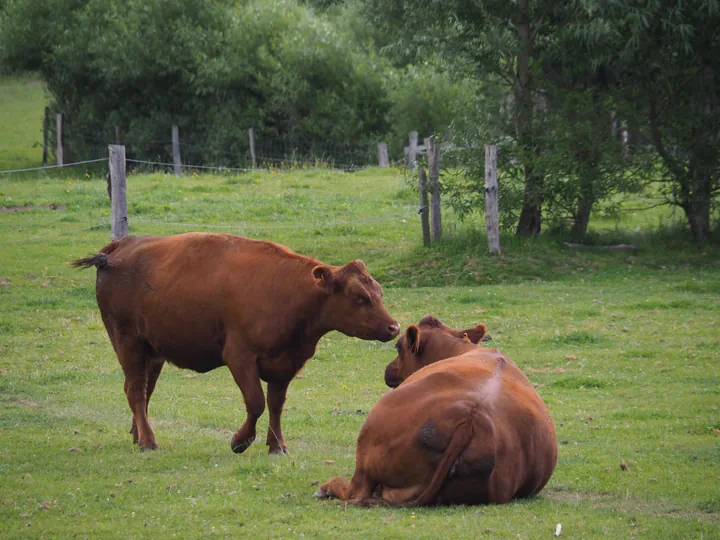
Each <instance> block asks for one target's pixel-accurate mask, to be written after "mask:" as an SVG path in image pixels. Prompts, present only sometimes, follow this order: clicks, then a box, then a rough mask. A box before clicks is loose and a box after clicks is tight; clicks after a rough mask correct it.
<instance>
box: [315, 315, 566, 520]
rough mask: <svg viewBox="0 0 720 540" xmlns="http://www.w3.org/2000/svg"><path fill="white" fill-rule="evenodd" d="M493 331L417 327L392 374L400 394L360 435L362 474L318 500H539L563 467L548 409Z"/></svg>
mask: <svg viewBox="0 0 720 540" xmlns="http://www.w3.org/2000/svg"><path fill="white" fill-rule="evenodd" d="M485 332H486V328H485V326H483V325H478V326H477V327H475V328H471V329H468V330H465V331H464V332H459V331H457V330H453V329H451V328H448V327H447V326H445V325H443V324H442V323H441V322H440V321H439V320H437V319H436V318H434V317H430V316H426V317H424V318H423V319H422V320H421V321H420V324H419V325H417V326H416V325H410V326H409V327H408V329H407V331H406V332H405V334H404V335H403V336H402V337H401V338H400V339H399V340H398V342H397V350H398V356H397V358H395V360H393V361H392V362H391V363H390V364H389V365H388V367H387V369H386V371H385V380H386V382H387V384H388V385H389V386H391V387H395V386H398V385H399V386H398V388H397V389H396V390H393V391H392V392H390V393H389V394H386V395H385V396H383V397H382V398H381V399H380V401H378V403H377V405H375V407H373V409H372V411H370V414H369V415H368V418H367V420H366V422H365V424H364V425H363V427H362V429H361V430H360V436H359V437H358V444H357V454H356V458H355V475H354V476H353V478H352V481H351V482H348V480H346V479H345V478H342V477H340V476H336V477H335V478H332V479H331V480H329V481H328V482H326V483H324V484H322V485H321V486H320V488H319V489H318V491H317V493H315V496H316V497H318V498H327V497H337V498H340V499H342V500H344V501H347V502H349V503H350V504H357V505H369V504H374V503H377V502H379V501H380V500H382V501H385V502H386V503H387V504H390V505H396V506H421V505H426V504H487V503H503V502H507V501H509V500H510V499H513V498H516V497H529V496H531V495H535V494H536V493H538V492H539V491H540V490H541V489H542V488H543V487H544V486H545V484H546V483H547V482H548V480H549V479H550V476H551V475H552V473H553V471H554V470H555V464H556V462H557V437H556V435H555V427H554V425H553V422H552V419H551V418H550V414H549V412H548V410H547V407H546V406H545V404H544V403H543V401H542V399H540V396H539V395H538V394H537V392H536V391H535V388H534V387H533V385H532V384H531V383H530V382H529V381H528V380H527V378H526V377H525V375H523V373H522V371H520V369H519V368H518V367H517V366H516V365H515V364H514V363H513V362H512V360H510V359H509V358H507V357H506V356H504V355H503V354H501V353H500V352H499V351H498V350H497V349H485V348H482V347H479V346H478V345H476V344H477V343H478V342H479V341H480V340H481V339H482V337H483V336H484V335H485Z"/></svg>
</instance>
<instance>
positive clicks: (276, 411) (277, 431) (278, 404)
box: [265, 381, 290, 454]
mask: <svg viewBox="0 0 720 540" xmlns="http://www.w3.org/2000/svg"><path fill="white" fill-rule="evenodd" d="M289 384H290V381H288V382H283V383H276V382H269V383H268V390H267V404H268V411H269V412H270V427H269V428H268V434H267V439H266V441H265V444H267V445H268V446H269V447H270V449H269V450H268V453H270V454H287V445H286V444H285V439H284V438H283V434H282V428H281V427H280V415H281V414H282V410H283V405H284V404H285V395H286V394H287V388H288V385H289Z"/></svg>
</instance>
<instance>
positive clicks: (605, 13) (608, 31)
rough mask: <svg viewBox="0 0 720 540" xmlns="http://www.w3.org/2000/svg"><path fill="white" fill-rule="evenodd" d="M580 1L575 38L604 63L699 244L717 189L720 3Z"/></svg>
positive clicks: (719, 173) (719, 180)
mask: <svg viewBox="0 0 720 540" xmlns="http://www.w3.org/2000/svg"><path fill="white" fill-rule="evenodd" d="M580 5H581V6H582V11H584V12H585V16H586V18H587V19H588V20H590V21H592V22H589V23H587V24H585V25H583V26H577V27H575V28H574V31H575V35H576V36H578V37H577V40H578V42H580V43H582V44H583V45H584V46H585V48H586V49H587V50H588V51H589V53H591V54H592V59H593V61H594V62H595V63H596V64H600V63H604V64H606V65H607V66H609V68H610V70H611V72H612V74H613V76H614V77H615V79H616V80H617V85H616V86H615V87H614V88H613V92H614V93H615V94H616V96H617V100H618V102H619V103H621V105H622V114H624V115H626V116H627V118H629V119H630V121H631V122H633V123H634V124H635V125H637V126H640V127H641V129H642V133H643V135H644V137H645V140H647V141H650V142H651V144H652V145H653V147H654V149H655V151H656V152H657V154H658V155H659V156H660V158H661V159H662V162H663V164H664V166H665V168H666V171H667V176H666V180H667V181H668V186H667V189H666V194H667V196H668V198H669V200H670V202H671V203H672V204H676V205H678V206H680V207H681V208H682V209H683V210H684V211H685V214H686V216H687V220H688V224H689V226H690V229H691V231H692V234H693V236H694V238H695V239H696V240H697V241H699V242H702V241H703V239H704V237H705V236H706V235H707V233H708V232H709V230H710V226H711V215H712V207H713V205H714V204H716V203H717V197H718V195H719V194H720V148H718V144H717V143H718V140H719V139H718V138H719V137H720V91H719V88H720V64H719V63H718V58H720V41H719V40H718V37H719V36H720V17H718V13H720V3H719V2H718V1H717V0H711V1H705V0H703V1H700V0H696V1H689V2H682V3H677V2H671V1H663V0H658V1H654V2H648V3H647V4H645V5H644V6H642V7H641V8H638V7H637V6H636V5H635V3H633V2H624V1H623V2H614V3H613V4H612V5H606V3H605V2H594V1H591V2H583V3H581V4H580V3H579V6H580ZM571 29H572V28H571Z"/></svg>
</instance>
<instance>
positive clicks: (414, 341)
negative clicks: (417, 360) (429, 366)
mask: <svg viewBox="0 0 720 540" xmlns="http://www.w3.org/2000/svg"><path fill="white" fill-rule="evenodd" d="M405 342H406V343H407V344H408V347H410V352H412V353H413V354H417V353H419V352H420V328H419V327H418V326H415V325H414V324H411V325H410V326H408V327H407V330H405Z"/></svg>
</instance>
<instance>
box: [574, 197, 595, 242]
mask: <svg viewBox="0 0 720 540" xmlns="http://www.w3.org/2000/svg"><path fill="white" fill-rule="evenodd" d="M593 203H594V201H593V199H592V198H591V197H590V198H585V197H580V199H579V200H578V204H577V209H576V210H575V214H574V216H573V226H572V230H571V231H570V237H571V238H572V240H573V242H582V241H583V240H584V239H585V235H586V234H587V230H588V225H589V224H590V213H591V212H592V208H593Z"/></svg>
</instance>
